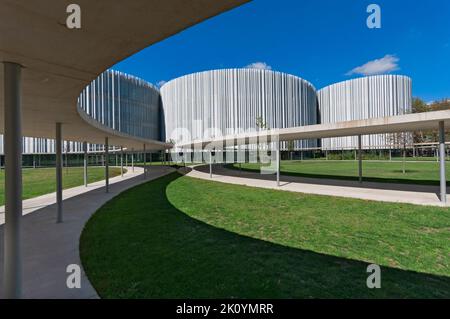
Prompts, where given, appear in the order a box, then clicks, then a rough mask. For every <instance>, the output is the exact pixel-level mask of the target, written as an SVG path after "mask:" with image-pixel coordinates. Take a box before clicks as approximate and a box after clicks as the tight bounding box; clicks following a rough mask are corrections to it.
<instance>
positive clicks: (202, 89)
mask: <svg viewBox="0 0 450 319" xmlns="http://www.w3.org/2000/svg"><path fill="white" fill-rule="evenodd" d="M161 98H162V104H163V109H164V115H165V131H166V139H173V140H174V141H175V142H181V141H192V140H199V139H204V138H210V137H217V136H220V135H228V134H236V133H240V132H244V131H247V130H257V129H258V127H257V125H256V123H257V118H262V122H263V123H265V124H266V125H267V127H268V128H287V127H295V126H304V125H311V124H316V123H317V95H316V90H315V88H314V87H313V85H312V84H310V83H309V82H307V81H305V80H303V79H301V78H299V77H296V76H293V75H289V74H283V73H280V72H273V71H269V70H257V69H226V70H214V71H207V72H201V73H194V74H190V75H186V76H183V77H180V78H178V79H175V80H172V81H170V82H168V83H166V84H165V85H164V86H163V87H162V88H161ZM177 129H178V130H179V129H183V130H187V131H188V132H189V134H190V136H189V137H186V136H184V137H183V139H181V137H180V136H176V135H174V133H173V132H175V131H176V130H177ZM294 147H295V148H296V149H300V148H313V147H317V141H316V140H313V141H297V142H295V146H294ZM285 148H286V145H285Z"/></svg>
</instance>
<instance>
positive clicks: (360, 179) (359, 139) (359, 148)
mask: <svg viewBox="0 0 450 319" xmlns="http://www.w3.org/2000/svg"><path fill="white" fill-rule="evenodd" d="M361 140H362V139H361V135H358V178H359V182H360V183H362V182H363V179H362V172H363V170H362V141H361Z"/></svg>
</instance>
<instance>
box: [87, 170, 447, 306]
mask: <svg viewBox="0 0 450 319" xmlns="http://www.w3.org/2000/svg"><path fill="white" fill-rule="evenodd" d="M178 178H180V175H179V174H177V173H174V174H171V175H169V176H166V177H163V178H160V179H158V180H155V181H152V182H149V183H146V184H143V185H140V186H137V187H135V188H133V189H131V190H129V191H127V192H125V193H122V194H121V195H119V196H118V197H116V198H115V199H113V200H112V201H110V202H109V203H107V204H106V205H105V206H103V207H102V208H101V209H100V210H99V211H98V212H97V213H96V214H95V215H94V216H93V217H92V219H91V220H90V221H89V222H88V224H87V225H86V228H85V230H84V231H83V234H82V237H81V242H80V253H81V258H82V262H83V265H84V267H85V270H86V273H87V275H88V277H89V279H90V281H91V283H92V284H93V286H94V287H95V288H96V290H97V291H98V293H99V295H100V296H101V297H103V298H384V297H388V298H399V297H400V298H445V297H449V296H450V278H448V277H442V276H435V275H428V274H421V273H416V272H412V271H404V270H398V269H393V268H387V267H383V268H382V289H376V290H370V289H368V288H367V286H366V279H367V276H368V274H367V273H366V268H367V263H364V262H359V261H354V260H348V259H344V258H338V257H334V256H329V255H324V254H319V253H315V252H312V251H306V250H301V249H294V248H289V247H285V246H281V245H278V244H275V243H271V242H266V241H261V240H257V239H253V238H249V237H245V236H241V235H238V234H235V233H232V232H229V231H226V230H224V229H219V228H216V227H212V226H210V225H208V224H205V223H203V222H200V221H198V220H195V219H193V218H191V217H189V216H188V215H186V214H184V213H183V212H182V211H180V210H179V209H178V208H176V207H174V206H173V205H172V204H171V203H170V202H169V200H168V198H167V196H166V189H167V187H168V186H169V185H170V184H171V183H172V182H174V181H176V180H177V179H178ZM192 196H195V194H192ZM180 209H182V207H180Z"/></svg>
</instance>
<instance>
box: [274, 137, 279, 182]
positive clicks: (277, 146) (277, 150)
mask: <svg viewBox="0 0 450 319" xmlns="http://www.w3.org/2000/svg"><path fill="white" fill-rule="evenodd" d="M275 145H276V152H277V154H276V158H277V163H276V165H277V186H280V141H276V142H275Z"/></svg>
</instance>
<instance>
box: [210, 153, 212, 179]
mask: <svg viewBox="0 0 450 319" xmlns="http://www.w3.org/2000/svg"><path fill="white" fill-rule="evenodd" d="M209 178H211V179H212V150H209Z"/></svg>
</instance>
